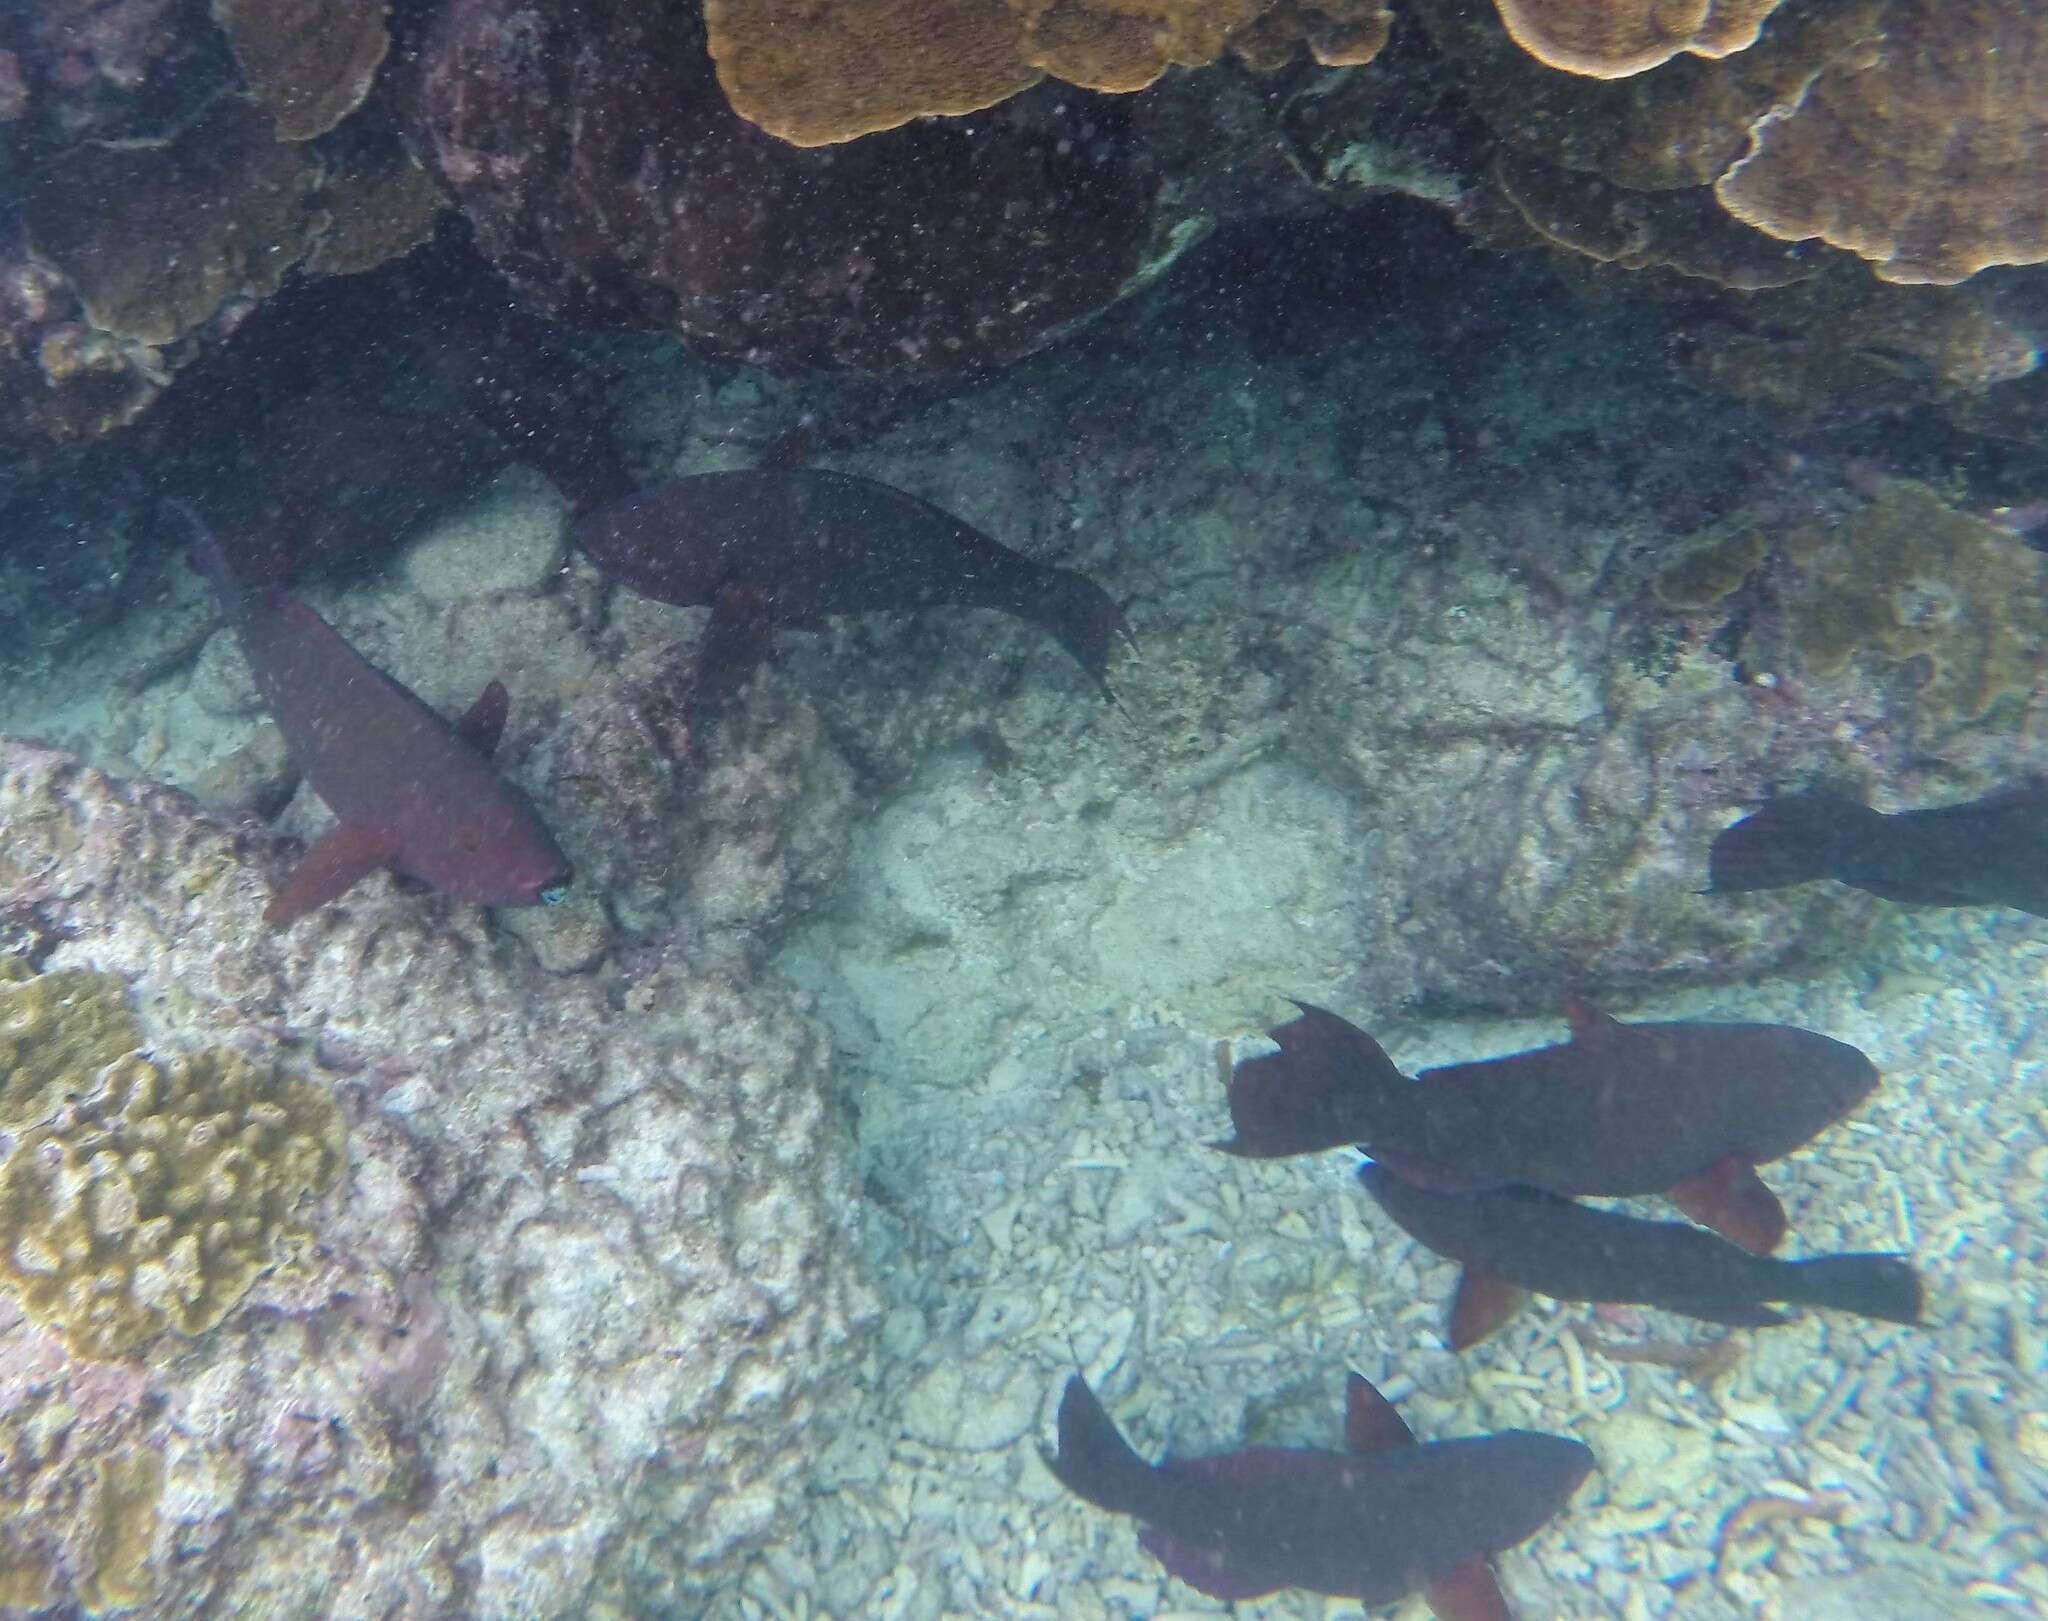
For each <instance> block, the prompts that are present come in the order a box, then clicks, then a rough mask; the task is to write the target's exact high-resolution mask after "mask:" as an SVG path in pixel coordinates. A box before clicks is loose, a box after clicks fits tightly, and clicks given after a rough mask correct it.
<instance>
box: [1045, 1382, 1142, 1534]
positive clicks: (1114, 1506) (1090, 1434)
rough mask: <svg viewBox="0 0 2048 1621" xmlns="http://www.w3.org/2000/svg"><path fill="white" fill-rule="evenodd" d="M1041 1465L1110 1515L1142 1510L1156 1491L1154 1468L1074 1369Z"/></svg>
mask: <svg viewBox="0 0 2048 1621" xmlns="http://www.w3.org/2000/svg"><path fill="white" fill-rule="evenodd" d="M1045 1466H1046V1467H1047V1468H1048V1469H1050V1470H1051V1471H1052V1472H1053V1475H1054V1477H1055V1478H1057V1479H1058V1481H1059V1483H1060V1484H1061V1485H1062V1486H1065V1487H1066V1488H1067V1490H1068V1491H1070V1492H1072V1493H1073V1494H1074V1495H1075V1496H1076V1497H1081V1498H1085V1499H1086V1500H1087V1501H1089V1502H1091V1503H1093V1504H1094V1505H1095V1506H1096V1507H1097V1508H1102V1509H1108V1510H1109V1511H1110V1512H1111V1513H1113V1514H1142V1513H1143V1512H1144V1509H1145V1507H1146V1505H1147V1504H1148V1503H1150V1502H1151V1500H1152V1498H1153V1497H1154V1495H1155V1494H1156V1483H1157V1479H1158V1476H1157V1472H1156V1471H1155V1470H1154V1469H1153V1467H1152V1466H1151V1465H1150V1464H1149V1463H1147V1462H1146V1461H1145V1460H1144V1459H1143V1458H1141V1457H1139V1456H1138V1455H1137V1453H1135V1452H1133V1451H1132V1450H1131V1445H1130V1443H1129V1442H1128V1441H1126V1440H1125V1439H1124V1438H1123V1435H1122V1433H1121V1432H1119V1431H1118V1429H1117V1427H1116V1423H1115V1421H1114V1420H1112V1419H1111V1418H1110V1416H1109V1414H1108V1413H1107V1412H1106V1411H1105V1410H1104V1409H1103V1405H1102V1402H1101V1400H1100V1399H1099V1398H1098V1397H1097V1396H1096V1394H1095V1392H1094V1391H1092V1390H1090V1389H1089V1388H1088V1381H1087V1380H1086V1379H1083V1378H1082V1377H1081V1376H1080V1375H1079V1374H1078V1373H1077V1374H1075V1375H1074V1376H1073V1377H1072V1378H1071V1379H1069V1380H1068V1381H1067V1388H1066V1393H1065V1394H1064V1395H1063V1396H1061V1398H1060V1444H1059V1451H1058V1452H1056V1453H1048V1454H1046V1458H1045Z"/></svg>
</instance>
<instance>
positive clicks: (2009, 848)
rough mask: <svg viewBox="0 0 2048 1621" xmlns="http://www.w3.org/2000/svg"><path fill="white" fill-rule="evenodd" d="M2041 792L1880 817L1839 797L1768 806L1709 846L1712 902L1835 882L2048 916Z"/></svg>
mask: <svg viewBox="0 0 2048 1621" xmlns="http://www.w3.org/2000/svg"><path fill="white" fill-rule="evenodd" d="M2044 846H2048V784H2044V783H2040V782H2029V783H2025V784H2022V785H2021V786H2019V787H2015V788H2002V789H2000V790H1999V791H1998V792H1996V793H1992V794H1986V795H1985V796H1984V797H1983V798H1982V799H1973V800H1971V801H1969V802H1968V803H1967V804H1962V805H1941V806H1937V807H1935V808H1934V809H1931V810H1916V811H1899V812H1897V813H1895V814H1893V815H1890V816H1887V815H1885V814H1884V813H1882V812H1880V811H1875V810H1872V809H1871V808H1870V807H1869V806H1868V805H1864V804H1859V803H1858V802H1857V801H1856V800H1853V799H1850V798H1848V797H1846V796H1845V795H1842V794H1832V793H1826V792H1815V793H1805V794H1790V795H1787V796H1786V797H1784V798H1782V799H1773V800H1771V801H1769V802H1768V803H1767V804H1766V805H1765V806H1764V807H1763V809H1761V810H1759V811H1758V812H1757V813H1756V814H1755V815H1753V816H1748V817H1745V818H1744V819H1743V820H1741V821H1739V822H1737V823H1736V824H1735V825H1734V826H1733V827H1731V828H1729V829H1727V830H1726V831H1725V832H1723V833H1722V834H1721V835H1720V837H1718V838H1717V839H1715V840H1714V844H1713V849H1712V850H1711V851H1710V852H1709V854H1708V857H1707V872H1708V883H1707V890H1708V893H1709V894H1714V895H1729V894H1740V893H1742V892H1744V891H1747V890H1755V889H1783V888H1785V887H1787V886H1788V885H1791V884H1804V883H1809V882H1811V881H1812V880H1814V879H1816V878H1833V879H1836V880H1838V881H1839V882H1841V883H1845V884H1847V885H1849V886H1850V887H1851V888H1853V889H1862V890H1868V891H1869V892H1870V893H1871V894H1873V895H1881V896H1882V897H1884V899H1886V900H1888V901H1907V902H1911V903H1914V904H1917V905H1922V906H2010V907H2013V908H2014V909H2016V910H2018V911H2021V912H2032V913H2033V914H2034V915H2035V916H2036V917H2048V864H2044V863H2043V861H2042V860H2041V851H2042V849H2043V847H2044Z"/></svg>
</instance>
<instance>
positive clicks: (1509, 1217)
mask: <svg viewBox="0 0 2048 1621" xmlns="http://www.w3.org/2000/svg"><path fill="white" fill-rule="evenodd" d="M1358 1179H1359V1181H1361V1182H1363V1183H1364V1184H1365V1189H1366V1191H1367V1192H1368V1193H1370V1194H1371V1195H1372V1196H1373V1198H1374V1199H1376V1200H1377V1201H1378V1202H1379V1207H1380V1208H1381V1209H1382V1210H1384V1211H1385V1212H1386V1213H1387V1215H1388V1217H1389V1218H1390V1219H1391V1220H1392V1221H1393V1223H1394V1225H1395V1226H1397V1227H1399V1228H1400V1229H1401V1230H1402V1231H1403V1232H1405V1233H1406V1234H1407V1235H1408V1236H1409V1237H1410V1238H1412V1239H1414V1240H1415V1241H1416V1242H1417V1243H1419V1244H1422V1245H1424V1246H1425V1247H1427V1248H1429V1249H1432V1250H1434V1251H1436V1253H1437V1254H1439V1255H1441V1256H1443V1257H1445V1258H1446V1259H1448V1260H1452V1261H1458V1262H1461V1263H1463V1265H1464V1268H1465V1271H1464V1274H1463V1275H1462V1276H1461V1277H1460V1278H1459V1279H1458V1293H1457V1298H1456V1300H1455V1301H1454V1303H1453V1304H1452V1307H1451V1332H1450V1339H1451V1347H1452V1349H1453V1350H1458V1351H1462V1350H1464V1349H1465V1347H1466V1346H1468V1345H1476V1344H1477V1343H1478V1342H1479V1341H1480V1340H1483V1339H1485V1338H1486V1336H1487V1335H1489V1334H1491V1333H1492V1332H1493V1331H1494V1330H1495V1329H1497V1328H1499V1327H1500V1326H1501V1324H1502V1323H1504V1322H1506V1321H1507V1319H1508V1318H1509V1317H1511V1316H1513V1315H1514V1313H1515V1312H1516V1311H1517V1310H1518V1309H1519V1308H1520V1307H1521V1304H1522V1302H1523V1300H1524V1299H1525V1298H1526V1297H1527V1296H1528V1295H1529V1294H1530V1293H1532V1292H1533V1293H1536V1294H1542V1295H1549V1296H1551V1297H1552V1298H1553V1299H1557V1300H1593V1301H1600V1302H1603V1303H1607V1304H1619V1305H1631V1306H1658V1307H1661V1308H1663V1309H1664V1310H1665V1311H1675V1312H1678V1313H1680V1314H1682V1315H1683V1316H1686V1317H1697V1318H1699V1319H1700V1320H1701V1321H1702V1322H1708V1323H1728V1324H1731V1325H1733V1326H1735V1327H1737V1328H1762V1327H1766V1326H1768V1325H1770V1324H1774V1323H1782V1322H1784V1321H1785V1318H1784V1316H1783V1315H1782V1314H1780V1313H1778V1312H1775V1311H1773V1310H1771V1306H1770V1303H1773V1302H1779V1303H1784V1304H1789V1305H1795V1306H1825V1307H1826V1308H1828V1309H1829V1310H1830V1311H1846V1312H1853V1313H1854V1314H1855V1315H1857V1316H1859V1317H1875V1318H1880V1319H1882V1320H1883V1321H1885V1322H1888V1323H1917V1322H1919V1321H1920V1305H1921V1292H1920V1280H1919V1278H1918V1277H1917V1276H1916V1275H1915V1274H1914V1271H1913V1268H1912V1266H1911V1265H1910V1264H1909V1263H1908V1262H1907V1261H1906V1259H1905V1257H1903V1256H1899V1255H1822V1256H1817V1257H1815V1258H1814V1259H1812V1260H1807V1261H1774V1260H1771V1259H1769V1258H1768V1257H1766V1256H1761V1255H1751V1254H1750V1253H1749V1252H1748V1251H1747V1250H1742V1249H1738V1248H1736V1246H1735V1245H1733V1244H1730V1243H1728V1242H1726V1241H1725V1240H1723V1239H1719V1238H1716V1237H1715V1236H1714V1235H1713V1234H1712V1233H1709V1232H1703V1231H1702V1230H1701V1229H1699V1228H1697V1227H1689V1226H1687V1225H1685V1223H1683V1222H1676V1221H1644V1220H1641V1219H1640V1218H1638V1217H1635V1216H1628V1215H1623V1214H1622V1213H1621V1212H1620V1211H1617V1210H1595V1209H1592V1208H1590V1207H1588V1206H1586V1205H1579V1204H1573V1203H1572V1201H1571V1200H1569V1199H1560V1198H1558V1197H1557V1195H1556V1194H1554V1193H1540V1192H1538V1191H1537V1190H1535V1189H1534V1188H1499V1189H1495V1190H1493V1191H1491V1192H1487V1193H1432V1192H1430V1191H1429V1190H1427V1189H1426V1188H1418V1187H1417V1186H1416V1185H1415V1184H1414V1183H1412V1182H1409V1181H1405V1180H1404V1179H1402V1178H1401V1177H1398V1176H1396V1175H1394V1173H1393V1172H1391V1171H1389V1170H1388V1169H1387V1168H1386V1167H1385V1166H1383V1165H1371V1164H1368V1165H1364V1166H1361V1167H1360V1168H1359V1172H1358Z"/></svg>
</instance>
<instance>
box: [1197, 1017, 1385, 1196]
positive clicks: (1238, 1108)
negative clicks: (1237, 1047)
mask: <svg viewBox="0 0 2048 1621" xmlns="http://www.w3.org/2000/svg"><path fill="white" fill-rule="evenodd" d="M1294 1005H1295V1006H1296V1007H1298V1008H1299V1009H1301V1016H1300V1017H1299V1018H1296V1019H1291V1020H1289V1021H1288V1022H1287V1023H1286V1024H1283V1025H1280V1026H1279V1027H1278V1028H1276V1029H1274V1030H1272V1031H1271V1032H1269V1033H1270V1034H1271V1036H1272V1038H1273V1040H1274V1041H1276V1042H1277V1043H1278V1044H1279V1047H1280V1050H1279V1051H1278V1052H1275V1053H1263V1054H1261V1055H1260V1056H1258V1057H1256V1058H1247V1059H1244V1060H1242V1061H1240V1062H1239V1063H1238V1064H1237V1066H1236V1067H1235V1068H1234V1069H1233V1070H1232V1072H1231V1075H1230V1123H1231V1124H1232V1125H1233V1126H1235V1127H1236V1128H1237V1135H1236V1136H1235V1137H1233V1138H1231V1139H1230V1140H1229V1141H1228V1142H1220V1143H1218V1144H1216V1146H1217V1147H1218V1148H1220V1149H1222V1150H1223V1151H1224V1152H1225V1153H1227V1154H1240V1155H1243V1156H1245V1157H1246V1158H1248V1159H1280V1158H1284V1157H1286V1156H1287V1155H1290V1154H1315V1153H1320V1152H1321V1151H1322V1150H1324V1149H1326V1148H1342V1147H1344V1146H1346V1145H1347V1144H1351V1143H1368V1144H1369V1143H1372V1142H1374V1141H1375V1140H1376V1139H1379V1138H1381V1137H1382V1136H1384V1134H1385V1128H1386V1125H1387V1123H1388V1122H1389V1121H1390V1120H1392V1119H1394V1118H1396V1117H1397V1115H1398V1111H1399V1109H1400V1105H1401V1102H1402V1094H1403V1093H1404V1092H1406V1090H1407V1088H1408V1078H1407V1077H1406V1076H1405V1075H1403V1074H1402V1073H1401V1071H1400V1070H1399V1069H1398V1068H1396V1067H1395V1064H1394V1061H1393V1059H1391V1058H1389V1057H1388V1056H1387V1053H1386V1049H1385V1048H1383V1047H1382V1046H1381V1045H1380V1044H1379V1043H1378V1042H1377V1041H1374V1040H1373V1039H1372V1037H1371V1036H1369V1035H1367V1034H1366V1033H1365V1032H1364V1031H1363V1030H1361V1029H1359V1028H1358V1027H1357V1026H1356V1025H1354V1024H1352V1023H1350V1022H1349V1021H1348V1020H1345V1019H1340V1018H1338V1017H1337V1015H1336V1014H1334V1013H1330V1012H1327V1011H1325V1010H1324V1009H1322V1008H1319V1007H1311V1006H1310V1005H1309V1004H1308V1003H1306V1002H1296V1003H1295V1004H1294Z"/></svg>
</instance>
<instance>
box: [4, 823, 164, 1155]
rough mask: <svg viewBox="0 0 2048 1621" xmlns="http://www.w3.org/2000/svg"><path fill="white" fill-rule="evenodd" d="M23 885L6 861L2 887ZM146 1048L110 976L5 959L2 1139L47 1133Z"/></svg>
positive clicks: (124, 996)
mask: <svg viewBox="0 0 2048 1621" xmlns="http://www.w3.org/2000/svg"><path fill="white" fill-rule="evenodd" d="M20 881H21V875H20V873H19V872H18V871H14V870H11V868H10V865H9V863H8V862H7V861H6V859H5V857H4V856H0V885H11V884H15V883H19V882H20ZM141 1044H142V1031H141V1028H140V1026H138V1025H137V1024H136V1022H135V1019H134V1016H133V1015H131V1014H130V1013H129V1011H128V992H127V987H126V986H124V985H123V984H122V983H121V981H120V980H118V979H116V978H115V977H114V976H112V975H111V974H95V973H91V972H89V971H87V970H85V969H81V968H71V969H66V970H64V971H62V972H61V973H54V974H37V973H34V972H32V971H31V970H30V968H29V966H28V964H27V963H26V962H24V961H23V960H22V959H21V958H20V957H0V1131H5V1132H13V1133H20V1132H22V1131H24V1130H26V1129H27V1128H28V1127H30V1126H35V1125H40V1124H41V1123H42V1122H43V1121H45V1120H47V1119H48V1118H49V1117H50V1116H51V1115H52V1114H54V1113H55V1112H56V1110H57V1108H58V1106H59V1105H60V1104H62V1103H63V1102H64V1100H65V1098H66V1096H67V1095H73V1094H79V1093H83V1092H86V1091H89V1090H90V1089H91V1088H92V1086H93V1084H94V1082H95V1078H96V1076H97V1073H98V1071H99V1070H100V1069H101V1068H103V1067H104V1066H105V1065H108V1064H111V1063H112V1062H113V1061H114V1060H115V1059H117V1058H119V1057H121V1056H122V1055H123V1054H124V1053H131V1052H133V1051H134V1050H135V1049H136V1048H137V1047H139V1046H140V1045H141Z"/></svg>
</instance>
